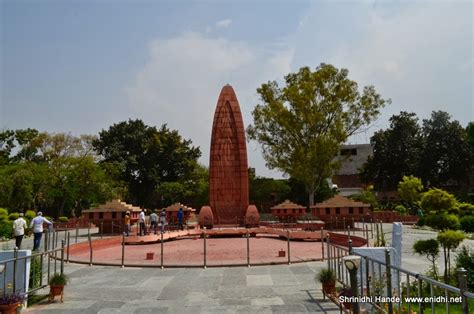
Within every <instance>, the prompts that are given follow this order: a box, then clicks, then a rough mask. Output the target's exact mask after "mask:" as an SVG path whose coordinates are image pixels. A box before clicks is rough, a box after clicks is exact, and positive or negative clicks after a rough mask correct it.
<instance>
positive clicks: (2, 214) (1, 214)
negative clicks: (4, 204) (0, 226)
mask: <svg viewBox="0 0 474 314" xmlns="http://www.w3.org/2000/svg"><path fill="white" fill-rule="evenodd" d="M7 217H8V210H6V209H5V208H1V207H0V220H3V219H5V218H7Z"/></svg>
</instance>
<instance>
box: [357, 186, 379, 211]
mask: <svg viewBox="0 0 474 314" xmlns="http://www.w3.org/2000/svg"><path fill="white" fill-rule="evenodd" d="M350 198H351V199H353V200H354V201H359V202H363V203H366V204H370V205H372V208H373V209H376V208H378V207H379V203H378V202H377V196H376V195H375V193H374V186H373V185H369V186H367V187H365V188H364V189H363V190H362V191H361V192H359V193H357V194H354V195H351V196H350Z"/></svg>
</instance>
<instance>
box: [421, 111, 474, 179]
mask: <svg viewBox="0 0 474 314" xmlns="http://www.w3.org/2000/svg"><path fill="white" fill-rule="evenodd" d="M423 137H424V141H425V149H424V152H423V154H422V162H421V164H420V169H421V173H422V178H423V179H424V180H425V182H426V183H427V185H428V186H435V187H440V186H446V185H455V186H464V185H466V183H467V180H468V176H467V175H466V173H469V171H470V170H471V168H472V166H473V162H474V159H473V156H472V149H471V145H470V144H469V139H468V133H467V132H466V129H465V128H463V127H462V126H461V125H460V124H459V122H458V121H456V120H455V121H451V116H450V115H449V114H448V113H447V112H444V111H433V112H432V113H431V118H430V119H429V120H423Z"/></svg>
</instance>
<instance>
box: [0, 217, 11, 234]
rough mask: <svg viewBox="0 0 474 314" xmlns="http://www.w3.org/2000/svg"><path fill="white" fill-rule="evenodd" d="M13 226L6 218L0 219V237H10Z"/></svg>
mask: <svg viewBox="0 0 474 314" xmlns="http://www.w3.org/2000/svg"><path fill="white" fill-rule="evenodd" d="M12 231H13V226H12V222H11V221H10V220H8V219H1V220H0V238H7V239H10V238H11V236H12Z"/></svg>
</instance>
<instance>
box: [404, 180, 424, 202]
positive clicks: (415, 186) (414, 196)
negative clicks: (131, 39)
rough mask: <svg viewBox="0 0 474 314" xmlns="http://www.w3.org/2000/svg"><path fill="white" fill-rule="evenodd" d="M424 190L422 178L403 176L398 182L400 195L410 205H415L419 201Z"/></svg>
mask: <svg viewBox="0 0 474 314" xmlns="http://www.w3.org/2000/svg"><path fill="white" fill-rule="evenodd" d="M422 191H423V183H422V182H421V179H420V178H417V177H414V176H412V175H410V176H409V177H408V176H403V178H402V181H400V182H399V183H398V195H399V196H400V198H401V199H402V200H403V201H404V202H405V203H406V204H407V205H409V206H414V205H416V204H417V203H418V202H419V200H420V199H421V192H422Z"/></svg>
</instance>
